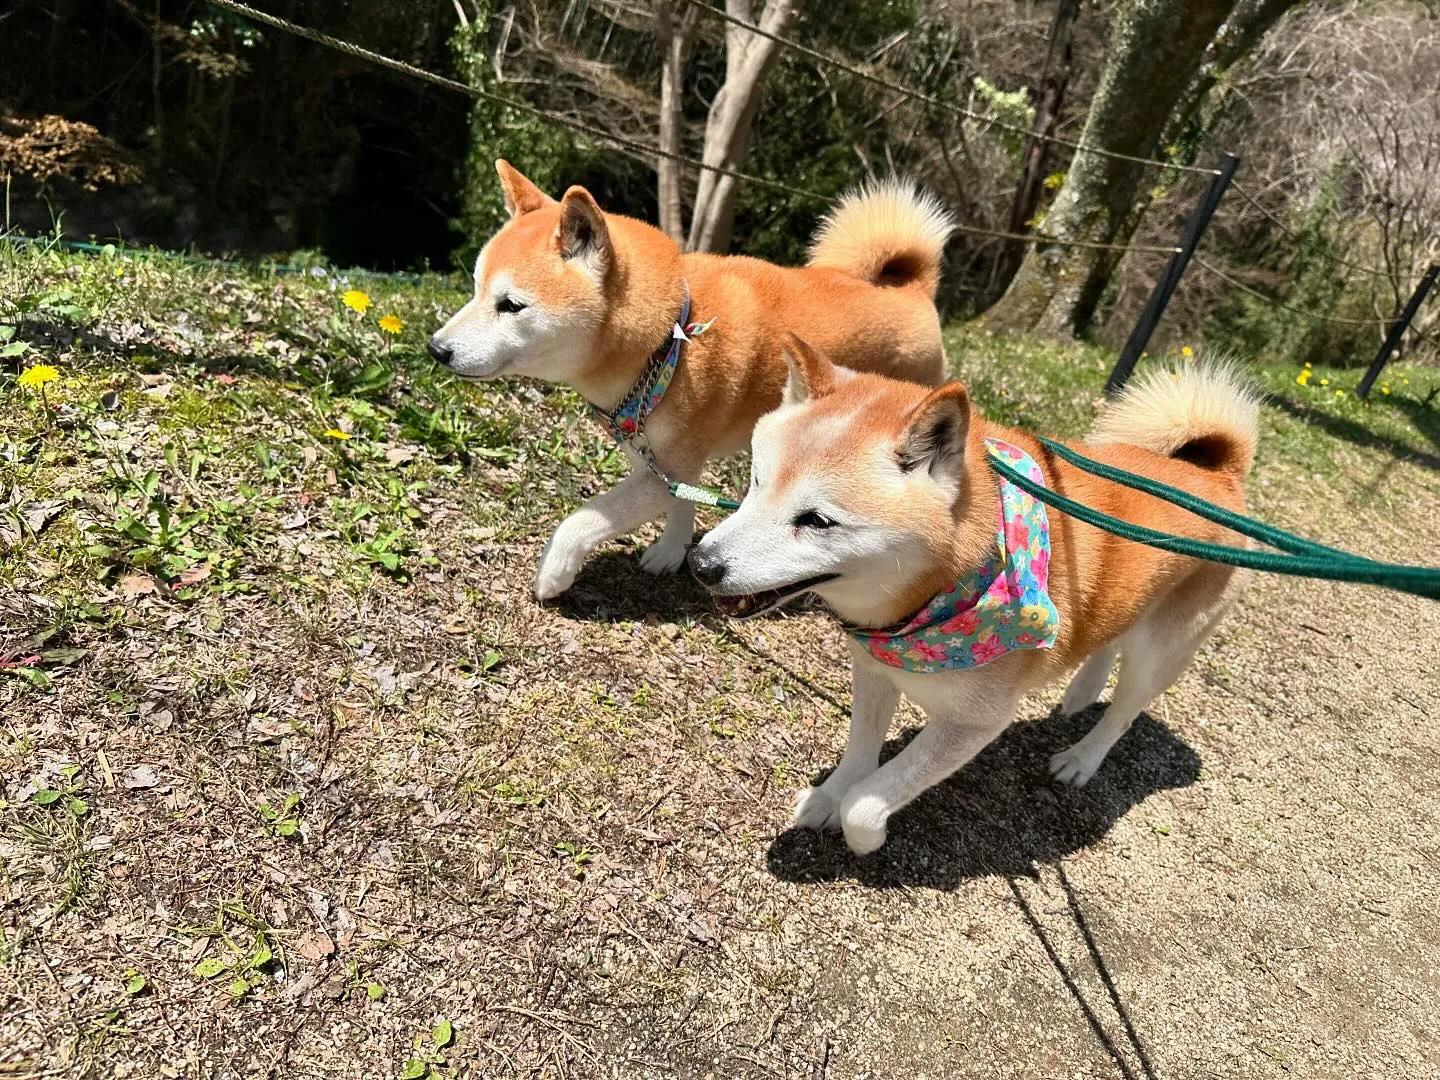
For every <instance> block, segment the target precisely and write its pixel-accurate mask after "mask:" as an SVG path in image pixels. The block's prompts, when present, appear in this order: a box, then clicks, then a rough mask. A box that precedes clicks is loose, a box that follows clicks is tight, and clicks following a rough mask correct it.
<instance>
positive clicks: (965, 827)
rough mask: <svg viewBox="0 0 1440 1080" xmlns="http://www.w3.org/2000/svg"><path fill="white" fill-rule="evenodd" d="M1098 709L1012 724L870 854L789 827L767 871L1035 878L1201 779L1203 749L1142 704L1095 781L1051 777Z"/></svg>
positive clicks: (942, 882) (901, 879) (919, 879)
mask: <svg viewBox="0 0 1440 1080" xmlns="http://www.w3.org/2000/svg"><path fill="white" fill-rule="evenodd" d="M1100 708H1101V707H1099V706H1096V707H1094V708H1091V709H1087V710H1086V711H1085V712H1083V713H1081V714H1079V715H1078V716H1074V717H1070V718H1068V719H1067V718H1065V717H1062V716H1060V714H1059V712H1058V710H1057V711H1056V712H1052V713H1051V714H1050V715H1049V716H1048V717H1046V718H1044V719H1042V720H1036V721H1032V722H1028V723H1024V722H1022V723H1018V724H1013V725H1011V727H1010V728H1009V729H1008V730H1007V731H1006V732H1005V733H1004V734H1003V735H1001V736H1000V737H999V738H998V739H996V740H995V741H994V742H993V743H991V744H990V745H989V746H987V747H986V748H985V749H984V750H983V751H981V753H980V754H979V755H978V756H977V757H976V758H975V760H973V761H972V762H970V764H968V765H966V766H965V767H964V768H963V769H961V770H960V771H959V772H958V773H956V774H955V775H954V776H952V777H951V778H950V779H949V780H947V781H945V782H944V783H943V784H938V785H936V786H935V787H933V788H931V789H930V790H929V791H927V792H925V794H924V795H922V796H920V798H918V799H916V800H915V802H913V803H911V804H910V805H909V806H907V807H906V808H905V809H904V810H902V811H901V812H900V813H898V814H896V815H895V816H894V817H893V818H891V819H890V828H889V835H888V837H887V838H886V841H885V845H884V847H882V848H881V849H880V850H879V851H877V852H874V853H873V854H871V855H867V856H864V857H859V858H857V857H856V856H854V855H852V854H851V853H850V850H849V849H848V848H847V847H846V846H845V841H844V839H843V838H842V837H841V836H840V835H839V834H838V833H825V834H818V833H814V832H811V831H809V830H804V829H789V830H787V831H786V832H784V833H782V834H781V835H780V836H778V837H776V838H775V840H774V842H773V843H772V844H771V845H770V850H769V853H768V862H769V866H770V870H771V872H772V873H774V874H775V875H776V876H777V877H779V878H782V879H784V880H786V881H794V882H803V883H810V882H820V881H834V880H838V879H846V878H848V879H851V880H855V881H858V882H860V883H861V884H864V885H869V886H872V887H874V888H893V887H895V886H920V887H924V888H932V889H944V890H947V891H949V890H953V889H955V888H957V887H959V885H960V884H961V883H962V882H964V881H967V880H969V879H971V878H976V877H982V876H987V875H992V874H997V875H1005V876H1010V877H1033V876H1034V875H1035V873H1036V866H1037V865H1055V864H1058V863H1059V862H1060V860H1061V859H1063V858H1065V857H1066V856H1068V855H1072V854H1074V853H1075V852H1077V851H1080V850H1082V849H1083V848H1086V847H1089V846H1090V845H1091V844H1093V843H1095V842H1096V841H1097V840H1099V839H1101V838H1102V837H1103V836H1104V835H1105V834H1106V833H1107V832H1109V831H1110V828H1111V826H1113V825H1114V824H1115V822H1117V821H1119V820H1120V818H1121V817H1122V816H1123V815H1124V814H1125V813H1126V812H1127V811H1128V810H1129V809H1130V808H1131V807H1132V806H1135V805H1136V804H1138V803H1140V802H1141V801H1143V800H1144V799H1145V798H1146V797H1147V796H1149V795H1151V794H1153V793H1154V792H1157V791H1163V790H1166V789H1168V788H1178V787H1186V786H1188V785H1189V784H1193V783H1194V782H1195V781H1196V780H1197V779H1199V776H1200V758H1199V756H1198V755H1197V754H1196V753H1195V751H1194V750H1192V749H1191V748H1190V747H1189V746H1188V745H1186V744H1185V743H1184V742H1183V741H1182V740H1181V739H1180V738H1179V737H1178V736H1176V735H1175V733H1174V732H1172V731H1171V730H1170V729H1169V728H1167V727H1166V726H1165V725H1164V724H1162V723H1160V722H1159V721H1158V720H1155V719H1154V718H1153V717H1151V716H1150V715H1149V714H1146V713H1142V714H1141V715H1140V717H1139V719H1137V720H1136V721H1135V724H1134V726H1133V727H1132V728H1131V729H1130V731H1129V732H1128V733H1127V734H1126V735H1125V737H1124V738H1123V739H1121V740H1120V742H1119V743H1118V744H1117V745H1116V747H1115V749H1114V750H1112V751H1111V752H1110V755H1109V757H1107V758H1106V760H1105V763H1104V764H1103V765H1102V766H1101V767H1100V771H1099V772H1098V773H1096V775H1095V777H1094V779H1092V780H1091V781H1090V783H1089V784H1088V785H1087V786H1086V787H1084V788H1080V789H1078V790H1072V789H1069V788H1062V787H1060V786H1059V785H1056V784H1053V783H1052V782H1051V781H1050V779H1049V773H1048V771H1047V769H1046V766H1047V764H1048V762H1049V760H1050V755H1051V754H1053V753H1055V752H1056V751H1058V750H1062V749H1064V748H1065V747H1067V746H1069V745H1070V744H1071V743H1072V742H1074V741H1075V740H1076V739H1078V738H1080V736H1081V735H1083V734H1084V733H1085V732H1086V731H1088V730H1089V729H1090V727H1091V726H1092V725H1093V724H1094V723H1095V721H1096V720H1098V719H1099V716H1100ZM915 734H916V731H915V730H911V731H907V732H905V733H904V735H902V736H901V737H900V738H899V739H892V740H891V741H890V743H888V744H887V746H886V752H885V754H884V755H882V757H883V758H884V759H885V760H888V759H889V758H890V757H893V756H894V755H895V754H897V753H899V752H900V750H901V749H902V748H903V747H904V746H905V744H906V743H908V742H909V741H910V739H912V738H914V736H915ZM827 774H828V770H827V773H826V774H822V775H821V776H820V777H817V778H816V782H818V781H819V780H820V779H823V778H824V775H827Z"/></svg>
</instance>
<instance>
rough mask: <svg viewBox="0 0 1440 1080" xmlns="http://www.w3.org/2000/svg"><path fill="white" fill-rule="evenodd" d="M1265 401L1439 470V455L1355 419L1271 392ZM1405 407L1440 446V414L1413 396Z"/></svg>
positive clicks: (1332, 432)
mask: <svg viewBox="0 0 1440 1080" xmlns="http://www.w3.org/2000/svg"><path fill="white" fill-rule="evenodd" d="M1266 404H1268V405H1273V406H1274V407H1275V408H1277V409H1279V410H1280V411H1281V412H1285V413H1288V414H1289V415H1291V416H1293V417H1294V418H1295V419H1296V420H1299V421H1302V422H1303V423H1306V424H1312V425H1314V426H1315V427H1318V428H1320V429H1322V430H1323V431H1325V432H1326V433H1327V434H1329V435H1333V436H1335V438H1337V439H1344V440H1345V441H1346V442H1348V443H1353V444H1355V445H1356V446H1364V447H1366V448H1368V449H1371V450H1383V451H1384V452H1385V453H1387V454H1392V455H1394V456H1395V457H1399V458H1404V459H1406V460H1408V461H1415V462H1418V463H1419V464H1421V465H1425V466H1426V467H1428V468H1431V469H1440V454H1433V453H1430V452H1429V451H1426V450H1419V449H1416V448H1415V447H1414V446H1412V445H1410V444H1409V443H1406V442H1404V441H1402V440H1400V439H1396V438H1393V437H1391V436H1389V435H1381V434H1379V433H1378V432H1374V431H1371V430H1370V429H1369V428H1367V427H1365V425H1363V424H1357V423H1356V422H1355V421H1354V420H1347V419H1346V418H1345V417H1343V416H1335V415H1333V414H1331V413H1327V412H1324V411H1323V410H1321V409H1316V408H1313V407H1311V406H1309V405H1306V404H1304V403H1303V402H1299V401H1294V400H1292V399H1290V398H1287V397H1283V396H1281V395H1280V394H1271V395H1270V396H1269V397H1268V398H1266ZM1402 407H1403V408H1405V411H1406V412H1409V413H1410V419H1411V421H1412V422H1413V423H1414V424H1415V427H1416V428H1417V429H1418V430H1419V431H1420V433H1421V434H1422V435H1424V436H1425V437H1426V438H1427V439H1428V440H1430V442H1431V443H1432V444H1434V445H1436V446H1440V417H1437V416H1436V415H1435V413H1434V410H1433V409H1431V408H1430V406H1429V405H1427V404H1426V403H1425V402H1422V401H1418V400H1414V399H1412V403H1405V404H1403V405H1402Z"/></svg>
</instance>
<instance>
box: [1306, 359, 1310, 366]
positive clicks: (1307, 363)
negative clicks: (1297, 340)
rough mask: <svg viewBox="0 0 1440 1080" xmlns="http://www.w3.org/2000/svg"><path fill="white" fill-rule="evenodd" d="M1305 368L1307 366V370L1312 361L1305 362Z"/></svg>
mask: <svg viewBox="0 0 1440 1080" xmlns="http://www.w3.org/2000/svg"><path fill="white" fill-rule="evenodd" d="M1305 366H1306V367H1307V368H1308V367H1309V366H1310V361H1309V360H1306V361H1305Z"/></svg>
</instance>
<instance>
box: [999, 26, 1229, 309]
mask: <svg viewBox="0 0 1440 1080" xmlns="http://www.w3.org/2000/svg"><path fill="white" fill-rule="evenodd" d="M1235 3H1236V0H1125V2H1124V3H1122V4H1121V6H1120V8H1119V9H1118V10H1117V11H1116V13H1115V16H1114V24H1113V27H1112V29H1111V33H1110V43H1109V46H1108V48H1107V49H1106V55H1105V67H1104V70H1103V71H1102V72H1101V75H1100V82H1099V85H1098V86H1097V87H1096V88H1095V96H1094V97H1093V98H1092V99H1091V102H1090V112H1089V115H1088V116H1087V118H1086V120H1085V128H1084V130H1083V131H1082V132H1081V134H1080V142H1082V143H1084V144H1085V145H1087V146H1093V147H1096V148H1097V149H1102V150H1108V151H1111V152H1113V153H1120V154H1130V155H1134V156H1137V157H1150V156H1152V155H1153V154H1154V153H1155V150H1156V147H1157V145H1158V144H1159V141H1160V136H1161V133H1162V132H1163V131H1164V130H1165V124H1166V121H1167V120H1168V119H1169V117H1170V114H1171V112H1172V111H1173V110H1174V108H1175V105H1176V102H1178V101H1179V99H1180V97H1181V95H1182V94H1184V92H1185V90H1186V88H1187V87H1189V85H1190V83H1191V81H1192V80H1193V79H1194V78H1195V75H1196V73H1197V72H1198V71H1199V69H1200V64H1201V61H1202V59H1203V58H1204V56H1205V51H1206V48H1207V47H1208V46H1209V45H1210V43H1211V41H1213V40H1214V38H1215V35H1216V33H1217V32H1218V31H1219V29H1220V27H1221V26H1222V25H1223V24H1224V22H1225V19H1226V17H1227V16H1228V15H1229V14H1230V12H1231V10H1232V9H1233V8H1234V7H1235ZM1148 169H1149V166H1145V165H1139V164H1136V163H1134V162H1130V161H1121V160H1117V159H1114V158H1105V157H1100V156H1098V155H1096V154H1087V153H1084V152H1083V151H1077V152H1076V153H1075V155H1074V157H1073V158H1072V159H1071V162H1070V169H1069V171H1068V172H1067V173H1066V175H1065V184H1064V187H1062V188H1061V190H1060V194H1059V196H1058V197H1057V198H1056V200H1055V203H1054V205H1053V206H1052V207H1051V210H1050V213H1049V215H1048V216H1047V217H1046V220H1045V225H1046V231H1047V232H1049V233H1052V234H1054V235H1055V236H1058V237H1060V238H1061V239H1065V240H1084V241H1090V242H1095V243H1107V244H1111V243H1116V244H1123V243H1124V242H1125V241H1126V240H1127V239H1128V238H1129V236H1130V233H1131V232H1133V231H1134V227H1135V223H1136V222H1135V218H1134V216H1133V214H1132V211H1133V209H1134V207H1135V203H1136V194H1137V192H1138V191H1139V189H1140V186H1141V184H1142V182H1143V181H1144V180H1145V179H1146V174H1147V170H1148ZM1116 254H1117V253H1116V252H1113V251H1103V250H1096V249H1092V248H1075V247H1062V246H1060V245H1058V244H1046V245H1041V244H1037V245H1035V246H1034V247H1033V248H1032V249H1031V251H1030V252H1029V254H1027V255H1026V257H1025V261H1024V262H1023V263H1022V264H1021V266H1020V270H1019V272H1018V273H1017V274H1016V275H1015V279H1014V281H1012V282H1011V283H1010V288H1009V289H1008V290H1007V291H1006V293H1005V295H1004V296H1003V297H1002V298H1001V299H1000V301H999V303H997V304H996V305H995V306H994V307H993V308H991V309H990V311H989V312H987V313H986V315H985V323H986V325H987V326H989V327H991V328H994V329H1007V330H1032V331H1036V332H1038V333H1040V334H1043V335H1046V336H1050V337H1057V338H1065V337H1071V336H1074V335H1075V334H1077V333H1079V332H1081V331H1083V330H1085V329H1086V328H1087V327H1088V326H1089V324H1090V320H1091V318H1092V317H1093V316H1094V314H1095V308H1096V307H1097V306H1098V304H1099V302H1100V297H1101V295H1102V294H1103V292H1104V290H1105V286H1106V285H1107V284H1108V283H1109V281H1110V275H1111V274H1112V273H1113V271H1114V269H1115V266H1116V265H1117V263H1118V259H1117V258H1116Z"/></svg>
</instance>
